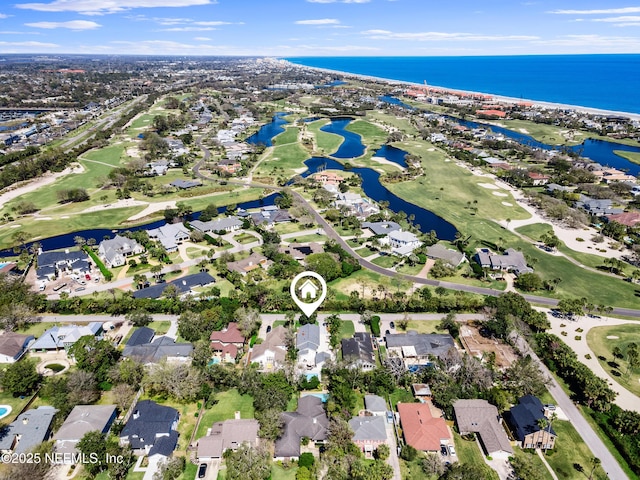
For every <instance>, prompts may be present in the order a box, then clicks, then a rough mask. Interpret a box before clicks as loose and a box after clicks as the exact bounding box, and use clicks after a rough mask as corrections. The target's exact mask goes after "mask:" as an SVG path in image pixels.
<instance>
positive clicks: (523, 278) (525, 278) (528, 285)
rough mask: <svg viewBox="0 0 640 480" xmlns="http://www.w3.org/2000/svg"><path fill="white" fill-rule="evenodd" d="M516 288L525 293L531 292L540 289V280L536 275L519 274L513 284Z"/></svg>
mask: <svg viewBox="0 0 640 480" xmlns="http://www.w3.org/2000/svg"><path fill="white" fill-rule="evenodd" d="M514 283H515V285H516V287H518V288H519V289H521V290H524V291H525V292H533V291H535V290H540V289H541V288H542V285H543V283H542V278H540V275H538V274H537V273H532V272H530V273H521V274H520V275H518V278H516V281H515V282H514Z"/></svg>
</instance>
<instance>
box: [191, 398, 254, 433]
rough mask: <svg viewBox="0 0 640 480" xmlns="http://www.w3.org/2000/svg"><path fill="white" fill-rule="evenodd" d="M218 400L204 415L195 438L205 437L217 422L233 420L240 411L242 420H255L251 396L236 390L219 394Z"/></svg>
mask: <svg viewBox="0 0 640 480" xmlns="http://www.w3.org/2000/svg"><path fill="white" fill-rule="evenodd" d="M216 400H217V403H216V404H215V405H214V406H213V407H211V408H210V409H208V410H205V412H204V413H203V415H202V419H201V421H200V425H199V426H198V431H197V432H196V437H195V438H200V437H203V436H205V435H206V434H207V429H208V428H211V426H212V425H213V424H214V423H215V422H221V421H223V420H231V419H233V418H234V414H235V412H236V411H240V417H241V418H253V398H252V397H251V396H250V395H240V393H238V390H237V389H235V388H234V389H232V390H227V391H226V392H220V393H218V394H217V395H216Z"/></svg>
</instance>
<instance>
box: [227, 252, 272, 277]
mask: <svg viewBox="0 0 640 480" xmlns="http://www.w3.org/2000/svg"><path fill="white" fill-rule="evenodd" d="M271 264H272V262H271V261H270V260H268V259H267V257H265V256H264V255H262V254H260V253H258V252H253V253H252V254H251V255H249V256H248V257H247V258H244V259H242V260H236V261H235V262H227V268H228V269H229V270H231V271H232V272H238V273H239V274H240V275H242V276H245V275H247V274H248V273H249V272H252V271H253V270H255V269H256V268H263V269H265V270H266V269H267V268H269V266H271Z"/></svg>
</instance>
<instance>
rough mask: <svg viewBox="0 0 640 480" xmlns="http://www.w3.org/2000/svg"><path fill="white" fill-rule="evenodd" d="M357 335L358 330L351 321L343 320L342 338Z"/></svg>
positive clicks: (341, 327)
mask: <svg viewBox="0 0 640 480" xmlns="http://www.w3.org/2000/svg"><path fill="white" fill-rule="evenodd" d="M354 333H356V328H355V326H354V325H353V322H352V321H351V320H343V321H342V324H341V325H340V337H341V338H351V337H353V334H354Z"/></svg>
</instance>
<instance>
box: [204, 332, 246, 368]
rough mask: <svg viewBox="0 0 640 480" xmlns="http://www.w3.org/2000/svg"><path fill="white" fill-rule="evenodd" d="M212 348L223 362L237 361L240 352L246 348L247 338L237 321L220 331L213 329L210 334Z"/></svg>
mask: <svg viewBox="0 0 640 480" xmlns="http://www.w3.org/2000/svg"><path fill="white" fill-rule="evenodd" d="M209 340H210V341H211V350H213V352H214V355H215V356H217V357H218V358H219V359H220V360H221V361H222V362H228V363H235V361H236V357H237V356H238V352H242V351H243V349H244V344H245V341H246V340H245V338H244V335H242V333H240V330H239V329H238V324H237V323H236V322H231V323H229V325H227V326H226V327H225V328H223V329H222V330H220V331H213V332H211V335H210V336H209Z"/></svg>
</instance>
